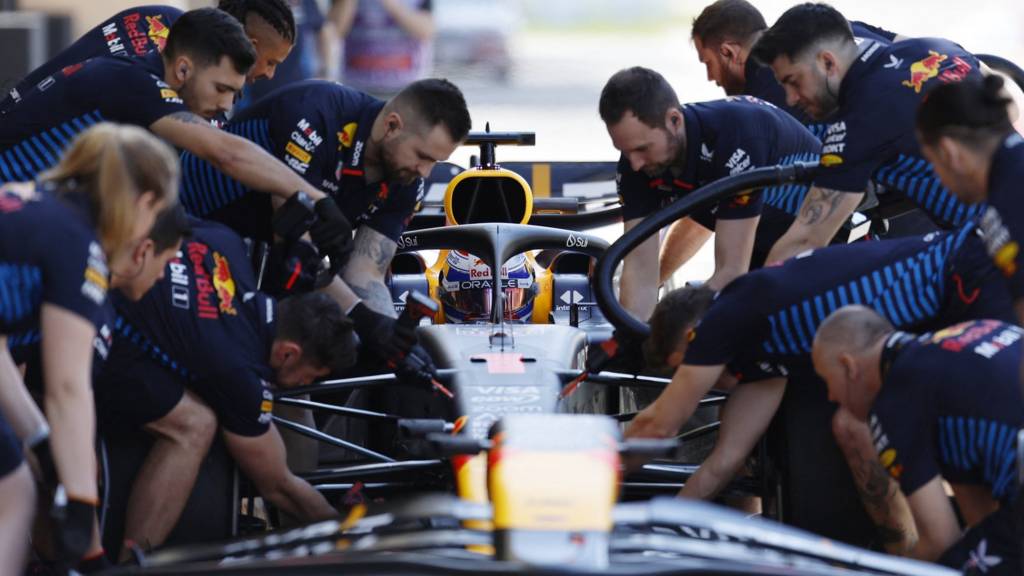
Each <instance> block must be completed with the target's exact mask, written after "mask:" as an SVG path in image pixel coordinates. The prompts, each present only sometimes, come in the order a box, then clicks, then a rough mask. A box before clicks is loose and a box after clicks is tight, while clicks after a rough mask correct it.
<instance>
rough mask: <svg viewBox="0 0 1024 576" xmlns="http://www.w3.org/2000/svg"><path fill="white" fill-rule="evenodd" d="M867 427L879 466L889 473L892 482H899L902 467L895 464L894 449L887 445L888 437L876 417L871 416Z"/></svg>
mask: <svg viewBox="0 0 1024 576" xmlns="http://www.w3.org/2000/svg"><path fill="white" fill-rule="evenodd" d="M868 426H869V427H870V428H871V439H872V440H873V441H874V443H875V452H877V453H878V462H879V464H881V465H882V467H883V468H885V469H886V471H887V472H889V475H890V476H892V478H893V479H894V480H899V479H900V476H902V475H903V466H902V465H901V464H899V463H898V462H897V456H898V454H897V453H896V449H895V448H893V447H891V446H890V445H889V437H888V436H887V435H886V434H885V432H884V431H883V430H882V423H881V421H879V420H878V416H876V415H874V414H872V415H871V418H870V420H869V421H868Z"/></svg>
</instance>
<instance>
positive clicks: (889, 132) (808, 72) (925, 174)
mask: <svg viewBox="0 0 1024 576" xmlns="http://www.w3.org/2000/svg"><path fill="white" fill-rule="evenodd" d="M751 55H752V56H753V58H755V59H757V60H758V61H760V62H763V63H765V64H768V65H770V66H771V67H772V70H773V71H774V73H775V77H776V78H777V79H778V81H779V83H780V84H782V86H783V88H784V89H785V91H786V98H787V103H788V104H790V105H793V106H796V107H798V108H800V109H801V110H802V111H803V112H804V113H805V114H806V115H807V116H809V117H810V118H811V119H813V120H815V121H827V127H826V128H825V134H824V137H823V148H822V156H821V163H820V168H819V171H818V174H817V175H816V176H815V179H814V182H813V183H812V186H811V191H810V192H809V193H808V195H807V198H806V199H805V201H804V204H803V206H802V207H801V209H800V213H799V216H798V218H797V220H796V221H795V222H794V223H793V226H792V227H791V228H790V229H789V231H787V232H786V234H785V235H784V236H783V237H782V238H781V239H780V240H779V243H778V244H777V245H776V246H775V247H774V248H773V249H772V253H771V254H770V255H769V260H770V261H775V260H781V259H785V258H788V257H790V256H793V255H795V254H798V253H800V252H802V251H804V250H807V249H809V248H815V247H818V246H823V245H824V244H826V243H827V242H828V241H829V240H830V239H831V238H832V237H833V236H834V235H835V233H836V231H837V230H838V229H839V227H840V226H841V225H842V223H843V222H845V221H846V219H847V218H848V217H849V216H850V214H851V213H852V212H853V210H854V209H855V208H856V207H857V205H858V204H859V203H860V201H861V199H862V198H863V196H864V192H865V190H867V188H868V187H869V185H871V184H875V185H878V186H879V187H882V188H885V189H886V190H889V191H890V192H889V193H899V194H902V195H903V196H905V197H906V198H907V199H909V200H910V201H912V202H913V203H914V204H916V205H917V206H918V207H919V208H921V210H923V211H924V212H925V213H926V214H927V215H928V216H929V217H930V218H931V219H932V221H933V222H934V223H935V224H936V225H938V226H939V227H942V228H952V227H956V226H959V225H961V224H963V223H964V222H966V221H967V220H969V219H970V218H972V217H974V216H976V215H977V214H979V213H980V211H981V208H980V207H976V206H975V207H972V206H967V205H966V204H964V203H962V202H960V201H959V200H957V198H956V197H955V196H953V194H951V193H950V192H949V191H948V190H947V189H946V188H945V187H943V186H942V184H941V182H940V181H939V179H938V177H937V176H936V175H935V173H934V171H933V170H932V167H931V165H930V164H929V163H928V162H927V160H925V159H924V157H923V156H922V153H921V150H920V147H919V145H918V143H917V140H916V139H915V137H914V113H915V111H916V110H917V107H918V105H919V104H920V102H921V100H922V99H923V98H924V96H925V94H926V93H927V92H928V90H930V89H931V88H933V87H935V86H938V85H941V84H948V83H952V82H959V81H961V80H964V79H978V78H980V77H981V72H980V71H979V62H978V60H977V58H975V57H974V56H973V55H971V54H970V53H968V52H967V51H965V50H964V49H963V48H961V47H960V46H958V45H956V44H954V43H952V42H949V41H947V40H942V39H935V38H915V39H909V40H903V41H901V42H896V43H894V44H891V45H889V46H884V45H882V44H878V43H872V44H867V43H862V44H861V45H860V46H858V45H857V42H856V41H855V39H854V35H853V32H852V30H851V28H850V24H849V22H847V21H846V19H845V18H844V17H843V15H842V14H840V13H839V12H838V11H836V10H835V9H834V8H832V7H830V6H827V5H825V4H809V3H808V4H800V5H798V6H795V7H793V8H790V9H789V10H787V11H786V12H785V13H784V14H783V15H782V16H781V17H780V18H779V20H778V21H777V22H776V23H775V24H774V25H773V26H772V27H771V28H769V29H768V30H767V31H765V32H764V33H763V34H762V35H761V37H760V38H759V39H758V41H757V43H756V44H755V45H754V47H753V49H752V51H751Z"/></svg>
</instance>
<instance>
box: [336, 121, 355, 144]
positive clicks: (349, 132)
mask: <svg viewBox="0 0 1024 576" xmlns="http://www.w3.org/2000/svg"><path fill="white" fill-rule="evenodd" d="M357 128H358V126H357V125H356V123H355V122H349V123H348V124H345V127H344V128H342V129H341V132H338V151H341V149H342V148H351V147H352V142H353V141H355V138H356V129H357Z"/></svg>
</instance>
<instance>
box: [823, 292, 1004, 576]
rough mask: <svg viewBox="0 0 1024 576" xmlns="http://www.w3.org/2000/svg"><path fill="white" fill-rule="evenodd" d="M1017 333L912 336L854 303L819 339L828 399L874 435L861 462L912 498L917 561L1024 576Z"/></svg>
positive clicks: (970, 330) (970, 327) (964, 329)
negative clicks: (964, 526) (950, 493)
mask: <svg viewBox="0 0 1024 576" xmlns="http://www.w3.org/2000/svg"><path fill="white" fill-rule="evenodd" d="M1022 336H1024V329H1021V328H1020V327H1019V326H1014V325H1012V324H1006V323H1003V322H999V321H996V320H976V321H972V322H965V323H962V324H954V325H952V326H949V327H947V328H943V329H941V330H938V331H936V332H932V333H926V334H921V335H917V334H911V333H907V332H903V331H900V330H896V329H894V328H893V325H892V324H891V323H890V322H889V321H888V320H886V319H885V318H883V317H882V316H880V315H879V314H878V313H877V312H876V311H875V310H872V309H870V308H866V307H863V306H848V307H845V308H841V309H839V310H838V311H836V312H835V313H834V314H832V315H831V316H829V318H827V319H826V320H825V322H823V323H822V324H821V327H820V328H819V330H818V333H817V334H816V336H815V338H814V349H813V357H814V365H815V368H816V369H817V371H818V373H819V374H821V376H822V378H824V379H825V381H826V382H828V391H829V398H830V399H832V400H834V401H836V402H838V403H839V405H840V406H841V408H840V410H846V411H848V412H849V413H850V414H851V415H852V417H853V418H856V419H857V420H859V421H861V422H863V423H867V424H868V425H870V427H871V435H872V438H873V440H874V448H873V450H872V451H871V453H870V454H869V458H866V459H865V462H864V463H863V466H864V467H865V468H866V469H868V470H871V471H872V472H871V474H872V475H873V476H875V477H876V478H886V477H891V478H892V479H893V480H895V481H897V482H898V483H899V486H900V489H901V490H902V492H903V494H905V495H906V498H907V502H908V503H909V511H910V513H911V515H912V517H913V521H914V523H915V524H916V526H917V531H918V542H917V544H916V546H915V547H914V549H913V555H914V556H915V557H917V558H920V559H922V560H928V561H938V562H939V563H941V564H945V565H947V566H950V567H952V568H955V569H958V570H961V571H964V572H966V573H983V574H992V575H998V574H1008V575H1009V574H1012V575H1014V576H1016V575H1018V574H1020V573H1021V542H1022V541H1024V532H1022V531H1021V528H1022V526H1024V523H1022V518H1021V515H1020V509H1019V508H1015V506H1017V507H1019V506H1020V505H1021V502H1020V498H1021V494H1020V485H1019V484H1018V472H1017V470H1018V466H1019V464H1020V462H1018V453H1019V452H1018V446H1017V442H1018V431H1019V430H1020V429H1021V428H1022V427H1024V399H1022V397H1021V390H1020V387H1019V386H1017V377H1018V371H1019V369H1020V365H1021V359H1022V356H1021V338H1022ZM943 480H945V481H947V482H949V484H950V485H951V486H952V488H953V492H954V494H955V496H956V500H957V503H958V507H959V508H960V511H961V514H962V515H963V517H964V520H965V522H966V524H967V525H968V526H970V528H969V529H968V530H967V531H966V533H963V534H961V530H960V523H959V521H958V520H957V514H956V512H954V510H953V506H952V504H951V503H950V500H949V497H948V496H947V495H946V491H945V489H944V487H943Z"/></svg>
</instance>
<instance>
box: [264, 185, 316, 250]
mask: <svg viewBox="0 0 1024 576" xmlns="http://www.w3.org/2000/svg"><path fill="white" fill-rule="evenodd" d="M314 222H316V212H315V210H314V206H313V201H312V200H310V198H309V196H307V195H306V193H305V192H301V191H300V192H296V193H295V194H292V195H291V198H288V200H286V201H285V203H284V204H282V205H281V207H280V208H278V209H277V211H275V212H274V222H273V227H274V234H276V235H278V236H280V237H281V238H284V241H285V242H294V241H296V240H298V239H299V237H301V236H302V235H303V234H305V233H306V231H307V230H309V228H310V226H312V225H313V223H314Z"/></svg>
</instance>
